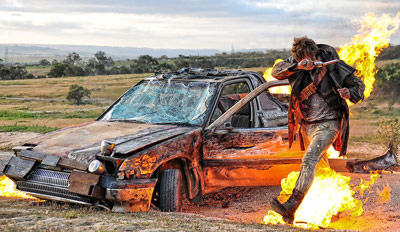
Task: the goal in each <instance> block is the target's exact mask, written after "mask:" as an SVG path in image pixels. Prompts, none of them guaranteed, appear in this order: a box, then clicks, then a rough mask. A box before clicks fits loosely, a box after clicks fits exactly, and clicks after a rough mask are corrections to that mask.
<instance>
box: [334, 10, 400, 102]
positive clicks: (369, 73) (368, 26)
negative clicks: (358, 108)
mask: <svg viewBox="0 0 400 232" xmlns="http://www.w3.org/2000/svg"><path fill="white" fill-rule="evenodd" d="M399 26H400V12H399V13H397V15H396V16H395V17H394V18H390V16H389V15H388V14H384V15H382V16H381V17H379V18H378V17H376V16H375V15H374V14H372V13H369V14H366V15H365V16H364V18H363V19H362V21H361V28H360V29H359V30H358V34H357V35H355V36H354V37H353V38H352V42H353V43H352V44H349V45H345V46H343V47H341V48H340V50H339V52H338V53H339V57H340V59H342V60H343V61H345V62H346V63H347V64H349V65H353V66H355V68H356V69H357V72H356V75H357V76H358V77H360V78H361V80H362V81H363V82H364V84H365V91H364V97H365V98H368V97H369V96H370V94H371V92H372V90H373V84H374V82H375V74H376V72H377V70H376V68H375V60H376V57H378V55H379V53H380V52H381V51H382V49H384V48H386V47H388V46H389V40H390V36H391V35H392V34H394V33H395V32H396V31H397V29H399ZM348 103H349V105H351V103H350V102H348Z"/></svg>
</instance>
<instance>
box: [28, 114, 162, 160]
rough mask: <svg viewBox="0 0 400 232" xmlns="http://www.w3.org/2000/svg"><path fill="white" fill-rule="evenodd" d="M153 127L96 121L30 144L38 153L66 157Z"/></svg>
mask: <svg viewBox="0 0 400 232" xmlns="http://www.w3.org/2000/svg"><path fill="white" fill-rule="evenodd" d="M152 126H154V125H148V124H136V123H123V122H107V121H95V122H91V123H85V124H82V125H78V126H73V127H68V128H65V129H62V130H58V131H55V132H53V133H49V134H46V135H43V136H40V137H38V138H35V139H32V140H29V141H28V142H29V143H30V144H37V146H36V147H35V148H34V149H33V150H34V151H36V152H40V153H42V154H45V155H55V156H62V157H66V156H67V155H68V153H70V152H71V151H73V150H77V149H84V148H89V147H90V146H93V144H95V143H99V144H100V142H101V140H103V139H110V138H114V137H118V136H122V135H128V134H135V133H137V132H138V131H140V130H143V129H146V128H148V127H152Z"/></svg>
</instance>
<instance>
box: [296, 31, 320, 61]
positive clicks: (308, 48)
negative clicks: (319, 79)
mask: <svg viewBox="0 0 400 232" xmlns="http://www.w3.org/2000/svg"><path fill="white" fill-rule="evenodd" d="M317 51H318V47H317V44H316V43H315V42H314V40H312V39H310V38H308V37H307V36H303V37H298V38H297V37H295V38H294V39H293V46H292V50H291V52H292V56H293V58H294V59H296V60H297V61H300V60H302V59H304V58H308V59H310V57H311V58H314V57H315V55H316V54H317Z"/></svg>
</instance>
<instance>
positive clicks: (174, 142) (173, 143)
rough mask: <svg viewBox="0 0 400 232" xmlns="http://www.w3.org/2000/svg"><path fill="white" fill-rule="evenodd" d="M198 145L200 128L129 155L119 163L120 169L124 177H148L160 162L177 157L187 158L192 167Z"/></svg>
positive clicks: (196, 156) (197, 158)
mask: <svg viewBox="0 0 400 232" xmlns="http://www.w3.org/2000/svg"><path fill="white" fill-rule="evenodd" d="M200 146H201V129H200V128H198V129H196V130H193V131H192V132H189V133H186V134H184V135H180V136H177V137H175V138H174V139H171V140H168V141H165V142H162V143H160V144H158V145H156V146H155V147H152V148H151V149H149V150H144V151H142V152H140V153H139V154H136V155H135V156H133V157H130V158H129V159H127V160H126V161H125V162H123V163H122V164H121V167H120V171H121V172H123V173H124V174H125V178H130V177H131V176H136V177H137V178H149V177H150V176H151V174H152V173H153V172H154V171H155V170H156V169H157V168H158V167H159V166H160V165H161V164H163V163H164V162H167V161H168V160H171V159H174V158H178V157H181V158H187V159H188V160H189V161H191V165H192V167H193V166H195V167H197V166H199V151H198V149H199V147H200Z"/></svg>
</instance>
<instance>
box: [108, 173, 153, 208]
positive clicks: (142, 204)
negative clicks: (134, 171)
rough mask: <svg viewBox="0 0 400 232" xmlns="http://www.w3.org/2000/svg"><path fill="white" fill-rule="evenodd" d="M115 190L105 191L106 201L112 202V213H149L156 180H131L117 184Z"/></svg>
mask: <svg viewBox="0 0 400 232" xmlns="http://www.w3.org/2000/svg"><path fill="white" fill-rule="evenodd" d="M117 183H118V185H117V186H115V188H107V189H106V199H107V200H110V201H113V202H114V206H113V208H112V211H113V212H119V213H125V212H136V211H145V212H147V211H149V209H150V202H151V197H152V195H153V191H154V186H155V185H156V183H157V179H155V178H154V179H132V180H126V181H120V182H117Z"/></svg>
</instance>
